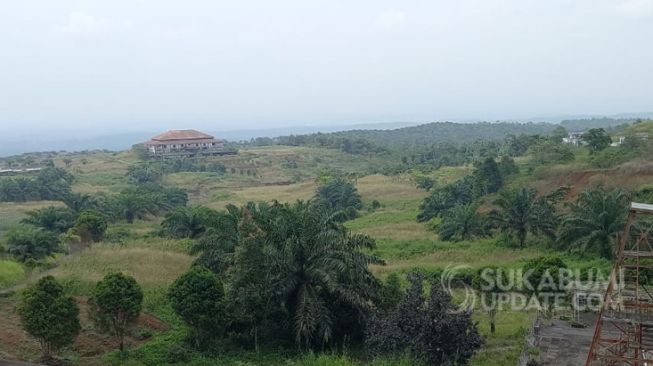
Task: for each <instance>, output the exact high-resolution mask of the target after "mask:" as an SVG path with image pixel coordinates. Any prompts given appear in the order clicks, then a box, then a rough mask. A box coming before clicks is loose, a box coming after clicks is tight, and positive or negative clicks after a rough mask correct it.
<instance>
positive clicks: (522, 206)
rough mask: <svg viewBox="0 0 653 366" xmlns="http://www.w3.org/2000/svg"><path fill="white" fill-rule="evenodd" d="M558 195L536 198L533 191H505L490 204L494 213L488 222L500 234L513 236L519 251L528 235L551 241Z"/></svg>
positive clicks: (554, 226) (553, 232)
mask: <svg viewBox="0 0 653 366" xmlns="http://www.w3.org/2000/svg"><path fill="white" fill-rule="evenodd" d="M558 193H559V192H557V191H556V192H554V193H553V194H549V195H546V196H541V197H537V195H536V191H535V190H534V189H528V188H522V189H519V190H511V191H505V192H503V193H502V194H501V195H500V197H499V198H498V199H497V200H496V201H495V202H494V204H495V205H497V206H498V210H494V211H493V212H491V214H490V218H491V219H492V220H493V221H494V222H495V223H496V224H497V225H498V227H499V229H500V230H501V231H502V232H504V233H507V234H509V235H514V236H516V238H517V241H518V244H519V247H520V248H523V247H524V245H525V243H526V235H527V234H528V233H529V232H531V233H533V234H545V235H547V236H548V237H550V238H552V239H553V238H555V232H556V228H557V224H558V221H557V217H556V212H555V206H554V205H555V204H556V203H557V202H558V200H559V199H560V198H561V196H560V195H559V194H558Z"/></svg>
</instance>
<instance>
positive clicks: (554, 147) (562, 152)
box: [528, 138, 574, 165]
mask: <svg viewBox="0 0 653 366" xmlns="http://www.w3.org/2000/svg"><path fill="white" fill-rule="evenodd" d="M528 154H529V155H530V156H532V161H533V162H534V163H535V164H537V165H547V164H557V163H566V162H569V161H572V160H574V153H573V151H572V150H571V147H570V146H569V145H565V144H562V143H561V142H560V141H557V140H553V139H542V138H540V139H538V140H537V142H536V143H535V144H533V145H531V146H530V148H529V149H528Z"/></svg>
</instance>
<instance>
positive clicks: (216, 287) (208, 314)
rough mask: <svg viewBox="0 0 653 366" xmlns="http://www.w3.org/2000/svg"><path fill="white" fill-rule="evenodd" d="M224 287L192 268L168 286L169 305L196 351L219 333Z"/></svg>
mask: <svg viewBox="0 0 653 366" xmlns="http://www.w3.org/2000/svg"><path fill="white" fill-rule="evenodd" d="M224 297H225V294H224V287H223V285H222V282H221V281H220V279H219V278H218V277H217V276H216V275H215V274H214V273H213V272H211V271H209V270H208V269H206V268H204V267H200V266H196V267H193V268H192V269H191V270H190V271H189V272H186V273H185V274H183V275H182V276H181V277H179V278H178V279H177V280H176V281H175V282H174V283H173V284H172V286H170V290H169V291H168V298H169V300H170V304H171V306H172V308H173V310H174V311H175V313H177V315H179V316H180V317H181V318H182V319H183V320H184V322H185V323H186V324H187V325H188V326H190V327H191V330H192V334H191V336H192V338H193V340H194V342H195V346H196V347H200V346H202V345H203V344H205V343H206V342H207V341H209V340H210V339H212V338H214V337H215V336H216V335H219V334H221V333H222V326H223V321H224Z"/></svg>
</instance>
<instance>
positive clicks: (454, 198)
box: [417, 176, 475, 222]
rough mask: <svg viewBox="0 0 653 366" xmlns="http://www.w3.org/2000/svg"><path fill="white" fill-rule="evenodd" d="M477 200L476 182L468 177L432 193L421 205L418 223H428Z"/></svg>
mask: <svg viewBox="0 0 653 366" xmlns="http://www.w3.org/2000/svg"><path fill="white" fill-rule="evenodd" d="M474 199H475V196H474V181H473V178H472V177H471V176H467V177H465V178H463V179H461V180H458V181H456V182H455V183H452V184H449V185H446V186H444V187H442V188H437V189H434V190H433V191H431V195H430V196H428V197H426V198H425V199H424V202H422V204H421V205H420V207H419V208H420V212H419V214H418V215H417V221H420V222H423V221H428V220H430V219H432V218H434V217H438V216H441V215H442V213H443V212H445V211H447V210H449V209H451V208H454V207H456V206H459V205H468V204H470V203H472V201H473V200H474Z"/></svg>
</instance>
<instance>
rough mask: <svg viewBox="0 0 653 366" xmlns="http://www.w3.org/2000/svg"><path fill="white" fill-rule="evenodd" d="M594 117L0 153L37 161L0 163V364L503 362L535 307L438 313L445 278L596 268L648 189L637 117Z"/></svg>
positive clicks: (453, 302)
mask: <svg viewBox="0 0 653 366" xmlns="http://www.w3.org/2000/svg"><path fill="white" fill-rule="evenodd" d="M594 122H596V121H593V120H583V121H575V122H574V123H573V126H574V128H576V129H582V130H583V131H584V134H583V137H582V139H581V143H579V144H566V143H563V142H562V139H563V138H564V137H567V134H568V132H570V131H566V130H565V128H564V127H563V126H564V125H565V124H564V123H563V124H562V125H553V124H509V123H498V124H492V123H479V124H476V125H469V124H454V123H434V124H427V125H421V126H416V127H407V128H401V129H396V130H389V131H345V132H338V133H328V134H311V135H297V136H283V137H278V138H273V139H271V138H270V139H269V138H262V139H255V140H252V141H248V142H240V143H231V144H230V148H234V149H237V150H238V153H237V154H235V155H228V156H212V157H195V158H174V159H164V160H161V159H155V158H152V157H151V156H149V155H148V153H147V151H145V150H144V149H143V147H142V146H138V145H135V146H134V148H133V149H132V150H130V151H119V152H112V151H84V152H40V153H30V154H24V155H20V156H12V157H6V158H1V159H0V168H6V169H23V168H32V167H34V168H35V167H39V168H42V169H41V170H38V171H34V172H32V173H28V174H27V173H26V174H22V173H21V174H15V175H7V176H0V248H1V256H0V359H8V360H22V361H30V362H43V363H49V364H70V365H168V364H179V365H261V366H267V365H324V366H327V365H343V366H344V365H361V366H362V365H376V366H380V365H453V364H456V365H466V364H470V365H515V364H516V362H517V360H518V359H519V357H520V356H521V355H522V353H523V352H525V350H526V351H529V350H527V349H526V348H527V346H526V342H525V334H526V332H527V330H528V329H529V328H530V327H531V324H532V322H533V320H534V318H535V316H536V312H535V311H511V310H502V311H498V312H496V313H489V312H485V311H483V310H482V309H480V308H474V309H470V311H467V312H455V311H452V310H454V309H455V308H456V306H457V304H458V303H459V302H460V301H461V296H462V293H463V291H462V290H461V291H453V292H452V293H449V292H446V291H443V290H442V289H441V288H440V276H441V274H442V273H443V271H446V270H447V268H451V266H457V268H460V270H459V271H458V272H457V279H458V280H459V282H460V287H461V289H462V288H463V287H464V286H471V287H474V283H475V282H476V281H475V277H477V276H478V273H479V271H480V270H481V269H483V268H486V267H491V266H492V267H496V268H501V269H523V268H529V267H537V266H540V267H541V266H558V267H562V266H564V267H567V268H573V269H578V270H579V271H586V270H588V269H597V268H598V269H602V270H605V271H609V269H610V266H611V260H612V259H613V258H612V253H613V251H612V248H613V247H614V240H615V236H616V234H618V232H619V231H620V230H622V229H623V224H624V222H625V217H626V214H627V208H628V205H629V203H630V201H631V200H634V201H638V202H644V203H653V162H651V157H652V156H653V121H642V120H624V121H612V122H613V123H611V124H610V125H609V127H606V124H605V121H604V120H601V123H602V125H600V126H595V125H594V124H593V123H594ZM613 142H614V143H613ZM611 145H614V146H611ZM44 304H45V305H44ZM46 305H47V309H48V310H47V311H42V309H44V307H45V306H46ZM39 309H41V310H39ZM52 322H55V324H57V327H51V326H49V324H52ZM436 349H437V350H436ZM531 351H532V352H535V351H533V350H531Z"/></svg>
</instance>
